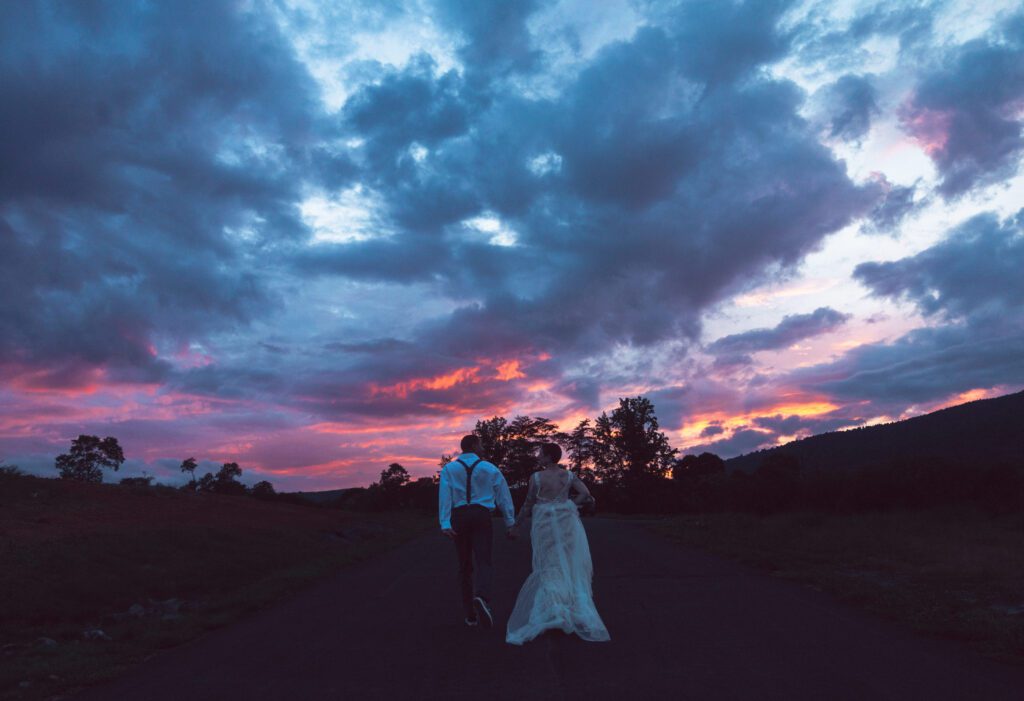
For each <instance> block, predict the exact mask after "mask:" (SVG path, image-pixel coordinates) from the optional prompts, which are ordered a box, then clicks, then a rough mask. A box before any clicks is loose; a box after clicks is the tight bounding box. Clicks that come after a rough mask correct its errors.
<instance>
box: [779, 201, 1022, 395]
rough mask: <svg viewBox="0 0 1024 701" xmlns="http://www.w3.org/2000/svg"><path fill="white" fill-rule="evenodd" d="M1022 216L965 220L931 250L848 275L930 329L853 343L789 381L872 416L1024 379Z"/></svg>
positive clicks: (865, 266)
mask: <svg viewBox="0 0 1024 701" xmlns="http://www.w3.org/2000/svg"><path fill="white" fill-rule="evenodd" d="M1022 226H1024V212H1018V213H1017V214H1016V215H1015V216H1013V217H1009V218H1007V219H1005V220H1002V221H1001V220H1000V219H999V218H998V217H997V216H995V215H994V214H992V213H983V214H979V215H976V216H974V217H972V218H970V219H968V220H967V221H966V222H964V223H963V224H961V225H959V226H958V227H955V228H954V229H953V231H952V232H951V233H950V234H949V236H947V237H946V238H944V239H943V240H941V241H940V242H939V243H937V244H935V245H934V246H932V247H931V248H928V249H925V250H924V251H922V252H921V253H918V254H916V255H914V256H909V257H907V258H903V259H900V260H896V261H891V262H885V263H862V264H861V265H859V266H857V268H856V269H855V272H854V275H855V277H856V278H857V279H858V280H860V281H861V282H862V283H864V284H865V285H867V286H868V288H869V289H870V290H871V292H872V293H873V294H875V295H879V296H884V297H890V298H893V299H904V300H907V301H910V302H912V303H913V304H914V305H915V306H916V307H917V308H918V309H919V310H920V311H921V313H922V314H924V315H925V316H926V317H931V318H932V319H933V321H934V324H935V325H934V326H927V327H923V328H918V329H914V330H912V331H910V332H908V333H907V334H905V335H903V336H901V337H899V338H897V339H895V340H893V341H891V342H883V343H876V344H868V345H865V346H860V347H857V348H855V349H853V350H851V351H849V352H847V353H846V354H844V355H843V356H841V357H840V358H838V359H836V360H835V361H832V362H829V363H825V364H821V365H817V366H813V367H808V368H801V369H799V370H797V371H794V372H793V373H792V374H791V376H790V378H789V380H788V381H791V382H793V383H795V384H797V385H798V386H801V387H803V388H804V389H806V390H811V388H814V389H815V390H817V391H825V392H827V393H828V394H829V395H830V396H831V397H833V398H834V399H836V400H839V401H843V402H870V403H871V405H872V407H873V409H874V412H875V413H876V414H886V413H888V414H893V413H896V414H898V413H900V412H901V411H902V409H903V408H904V407H905V406H906V405H907V404H908V403H915V402H928V401H937V400H941V399H944V398H946V397H949V396H952V395H954V394H957V393H960V392H965V391H968V390H973V389H989V388H993V387H999V386H1005V387H1011V388H1012V387H1015V386H1021V385H1024V283H1022V282H1021V276H1020V274H1019V271H1020V269H1021V266H1022V265H1024V243H1022V242H1024V236H1022Z"/></svg>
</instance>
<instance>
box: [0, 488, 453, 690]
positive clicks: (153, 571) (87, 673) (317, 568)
mask: <svg viewBox="0 0 1024 701" xmlns="http://www.w3.org/2000/svg"><path fill="white" fill-rule="evenodd" d="M433 525H434V521H433V519H431V518H428V517H426V516H419V515H415V514H410V513H400V514H395V513H389V514H353V513H346V512H342V511H337V510H333V509H326V508H316V507H312V506H302V505H297V504H287V503H277V502H266V501H260V500H257V499H253V498H249V497H241V496H238V497H234V496H223V495H212V494H193V493H184V492H180V491H177V490H174V489H170V488H162V489H161V488H152V487H125V486H121V485H110V484H76V483H70V482H66V481H61V480H49V479H40V478H31V477H23V476H18V477H10V476H3V477H0V562H2V563H3V566H2V567H0V622H2V625H0V698H5V699H6V698H10V699H40V698H53V697H54V696H59V695H61V694H62V693H64V692H66V691H67V690H70V689H74V688H79V687H81V686H84V685H88V684H94V683H96V682H98V681H101V680H103V679H108V678H111V677H113V676H116V675H118V674H120V673H122V672H123V671H124V670H125V669H127V668H129V667H131V666H133V665H135V664H137V663H138V662H140V661H142V660H144V659H146V658H147V657H149V656H151V655H153V654H154V653H155V652H157V651H158V650H160V649H162V648H167V647H172V646H176V645H179V644H181V643H184V642H186V641H189V640H192V639H194V638H196V637H198V636H200V635H202V634H203V633H204V632H206V631H208V630H211V629H214V628H218V627H221V626H224V625H226V624H228V623H231V622H233V621H235V620H238V619H239V618H241V617H243V616H245V615H246V614H247V613H250V612H252V611H255V610H259V609H261V608H265V607H266V606H268V605H270V604H272V603H274V602H277V601H279V600H281V599H282V598H284V597H286V596H288V595H290V594H293V593H294V592H296V591H298V590H299V589H301V588H303V587H305V586H307V585H308V584H309V583H311V582H312V581H314V580H316V579H319V578H320V577H323V576H325V575H327V574H329V573H331V572H334V571H336V570H337V569H339V568H341V567H344V566H346V565H348V564H351V563H355V562H359V561H362V560H365V559H367V558H369V557H372V556H374V555H376V554H378V553H380V552H383V551H385V550H388V549H390V548H392V547H394V546H396V545H398V544H400V543H402V542H405V541H407V540H408V539H410V538H411V537H414V536H415V535H418V534H420V533H423V532H425V531H426V530H427V529H428V528H431V527H433Z"/></svg>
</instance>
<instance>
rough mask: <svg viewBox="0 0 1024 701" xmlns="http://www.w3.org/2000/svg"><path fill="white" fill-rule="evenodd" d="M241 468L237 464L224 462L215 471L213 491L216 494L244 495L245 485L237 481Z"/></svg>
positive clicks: (240, 474)
mask: <svg viewBox="0 0 1024 701" xmlns="http://www.w3.org/2000/svg"><path fill="white" fill-rule="evenodd" d="M241 476H242V468H240V467H239V466H238V463H237V462H226V463H224V464H223V465H221V466H220V469H219V470H217V476H216V477H215V478H214V484H213V489H214V491H215V492H217V493H218V494H245V485H244V484H242V483H241V482H239V481H238V479H237V478H238V477H241Z"/></svg>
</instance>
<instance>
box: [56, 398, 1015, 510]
mask: <svg viewBox="0 0 1024 701" xmlns="http://www.w3.org/2000/svg"><path fill="white" fill-rule="evenodd" d="M473 433H475V434H476V435H478V436H479V437H480V439H481V444H482V454H483V455H482V457H484V458H485V459H487V460H489V461H490V462H492V463H494V464H495V465H497V466H498V467H499V468H500V469H501V470H502V472H503V473H504V475H505V478H506V481H507V482H508V484H509V487H510V489H511V491H512V494H513V499H514V501H515V502H516V505H517V507H518V506H519V505H520V504H521V503H522V500H523V499H524V497H525V491H526V485H527V482H528V480H529V478H530V475H531V474H532V473H533V472H534V471H535V470H536V458H535V450H536V447H537V446H538V445H540V444H542V443H546V442H554V443H558V444H559V445H561V446H562V448H563V451H564V455H565V457H564V458H563V463H564V464H565V466H566V467H567V468H568V469H570V470H572V471H573V472H575V473H576V474H577V475H578V476H579V477H580V478H581V479H583V480H585V481H586V482H587V484H588V485H589V486H590V489H591V492H592V493H594V495H595V497H596V498H597V500H598V503H600V504H601V508H602V510H604V511H615V512H623V513H638V512H643V513H680V512H682V513H701V512H714V511H740V512H751V513H758V514H768V513H773V512H778V511H791V510H813V511H835V512H843V511H865V510H879V509H887V508H927V507H932V506H941V505H947V504H963V503H972V504H976V505H978V506H980V507H982V508H985V509H987V510H990V511H1005V510H1007V509H1019V508H1022V507H1024V465H1021V464H1019V462H1013V461H1010V462H1005V461H1004V462H998V461H996V462H993V463H992V464H988V463H986V464H974V463H971V464H967V463H966V462H965V461H963V460H959V459H954V458H951V457H950V456H948V455H942V454H928V453H927V452H926V451H927V446H924V447H923V448H922V453H920V454H918V455H913V456H906V455H894V456H892V457H891V458H888V459H886V460H875V461H873V462H872V463H870V465H868V466H866V467H862V468H861V469H814V470H806V469H804V466H802V465H801V461H800V458H799V457H798V456H797V455H795V454H792V453H787V452H785V451H778V450H776V451H769V452H766V453H764V454H763V455H762V456H761V458H760V462H759V464H758V465H757V467H756V469H753V470H736V469H732V470H727V469H726V464H725V461H724V460H722V458H720V457H719V456H717V455H714V454H713V453H707V452H705V453H702V454H700V455H692V454H691V455H684V456H682V457H678V454H679V450H677V449H676V448H673V447H672V446H671V445H670V444H669V441H668V438H667V436H666V435H665V433H664V432H662V431H661V429H660V426H659V423H658V418H657V415H656V412H655V407H654V405H653V403H652V402H651V401H650V400H649V399H648V398H646V397H643V396H637V397H627V398H621V399H619V404H618V406H617V407H616V408H615V409H614V410H612V411H611V412H610V413H608V412H602V413H601V415H600V416H598V417H596V418H595V419H593V420H591V419H589V418H585V419H583V420H581V421H580V422H579V423H578V424H577V425H576V426H575V427H573V428H572V430H570V431H562V430H560V429H559V427H558V426H557V425H556V424H555V423H553V422H552V421H551V420H550V419H548V418H545V417H531V416H515V417H514V418H512V419H511V420H509V419H507V418H506V417H503V416H494V417H491V418H489V419H480V420H478V421H477V422H476V425H475V426H474V428H473ZM454 457H455V455H454V454H443V455H441V456H440V460H439V468H442V469H443V467H444V466H445V465H446V464H448V463H449V462H451V461H452V460H453V459H454ZM123 462H124V454H123V452H122V450H121V447H120V445H118V442H117V439H116V438H112V437H109V436H108V437H107V438H104V439H102V440H101V439H100V438H98V437H97V436H85V435H83V436H79V437H78V438H77V439H76V440H74V441H72V447H71V450H70V451H69V452H68V453H67V454H64V455H61V456H58V458H57V460H56V467H57V469H58V470H59V471H60V473H61V477H62V478H64V479H75V480H82V481H92V482H99V481H102V478H103V477H102V475H103V473H102V470H103V468H109V469H112V470H114V471H117V469H118V468H119V467H120V465H121V464H122V463H123ZM180 469H181V471H182V472H183V473H184V474H186V475H187V476H188V478H189V481H188V482H187V483H186V484H185V485H183V486H182V487H181V489H184V490H188V491H193V492H199V493H214V494H228V495H250V496H255V497H259V498H266V499H272V498H273V499H287V500H289V501H298V502H300V503H308V502H305V501H304V500H303V499H302V498H301V497H298V496H296V495H287V494H280V493H277V492H276V491H275V489H274V487H273V485H272V484H271V483H270V482H268V481H265V480H264V481H261V482H258V483H257V484H255V485H254V486H253V487H251V488H249V487H246V486H245V485H243V484H242V483H241V482H240V481H239V479H238V478H239V477H240V476H241V474H242V469H241V468H240V467H239V466H238V464H237V463H235V462H227V463H224V464H223V465H222V466H221V467H220V469H219V470H218V471H217V472H216V473H212V472H207V473H206V474H204V475H203V476H201V477H198V478H197V477H196V470H197V469H198V463H197V462H196V460H195V458H187V459H185V460H183V461H182V463H181V466H180ZM438 475H439V473H435V474H434V475H433V476H430V477H421V478H418V479H413V478H412V477H411V476H410V474H409V472H408V470H406V469H405V467H404V466H402V465H401V464H400V463H397V462H395V463H391V464H390V465H388V466H387V467H386V468H385V469H384V470H382V472H381V475H380V479H379V480H378V481H376V482H374V483H372V484H371V485H369V486H368V487H359V488H353V489H346V490H341V493H340V495H339V496H338V497H337V498H336V499H335V500H334V501H333V502H331V503H328V504H327V505H329V506H334V507H338V508H344V509H357V510H372V511H379V510H389V509H405V508H414V509H420V510H424V511H433V510H435V509H436V508H437V485H438ZM151 480H152V478H151V477H141V478H139V477H132V478H125V479H123V480H121V482H122V483H125V484H144V485H148V484H150V483H151Z"/></svg>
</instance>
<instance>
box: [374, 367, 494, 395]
mask: <svg viewBox="0 0 1024 701" xmlns="http://www.w3.org/2000/svg"><path fill="white" fill-rule="evenodd" d="M482 379H483V378H482V377H480V368H479V367H478V366H474V367H468V368H457V369H456V370H453V371H452V372H449V373H448V374H446V375H438V376H436V377H416V378H413V379H411V380H406V381H405V382H396V383H395V384H393V385H386V386H384V387H381V386H380V385H378V384H376V383H370V395H371V396H374V397H375V396H378V395H384V396H388V397H400V398H402V399H405V398H406V397H408V396H409V393H410V392H415V391H417V390H421V389H451V388H452V387H454V386H455V385H458V384H462V383H477V382H480V381H481V380H482Z"/></svg>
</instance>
